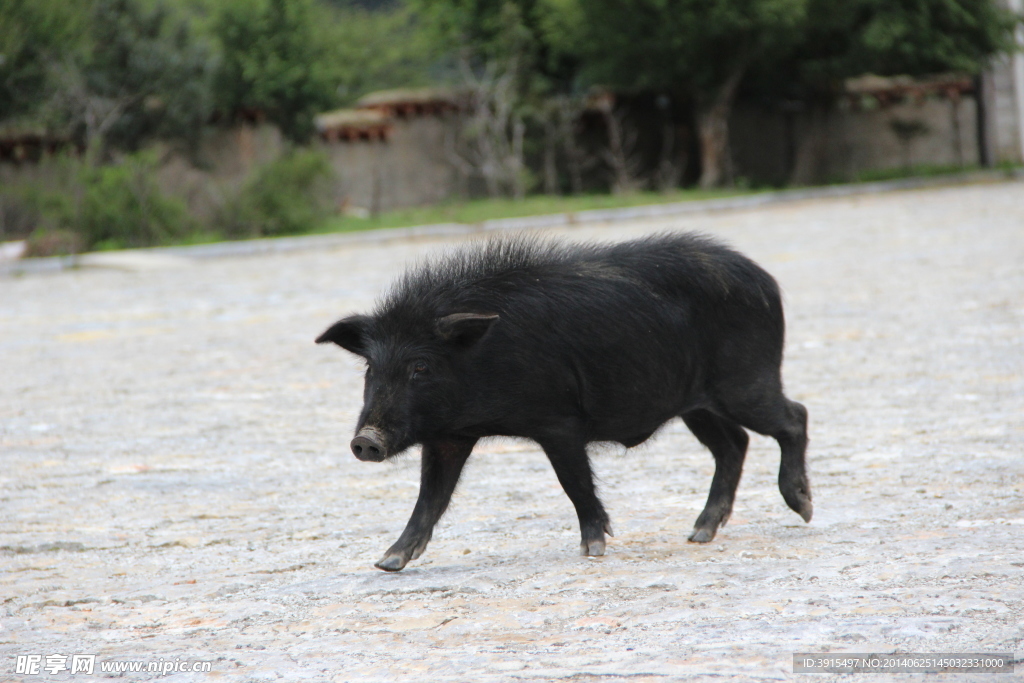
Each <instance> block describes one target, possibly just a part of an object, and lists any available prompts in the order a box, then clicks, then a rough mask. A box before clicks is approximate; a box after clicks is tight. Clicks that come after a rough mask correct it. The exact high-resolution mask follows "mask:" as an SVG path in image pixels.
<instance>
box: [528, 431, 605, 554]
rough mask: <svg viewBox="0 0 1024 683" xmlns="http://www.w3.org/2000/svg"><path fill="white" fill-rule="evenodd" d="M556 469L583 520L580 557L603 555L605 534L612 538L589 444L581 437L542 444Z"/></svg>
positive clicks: (548, 441) (563, 486) (554, 440)
mask: <svg viewBox="0 0 1024 683" xmlns="http://www.w3.org/2000/svg"><path fill="white" fill-rule="evenodd" d="M539 443H540V445H541V447H542V448H543V449H544V453H545V454H546V455H547V456H548V460H549V461H551V466H552V467H554V468H555V474H556V475H557V476H558V481H559V483H560V484H561V485H562V489H563V490H564V491H565V493H566V495H567V496H569V500H571V501H572V504H573V506H575V508H576V516H577V517H578V518H579V520H580V538H581V540H580V554H581V555H590V556H599V555H604V549H605V542H604V535H605V534H606V533H607V534H608V535H609V536H613V535H614V534H613V533H612V526H611V522H610V521H609V520H608V513H607V512H605V510H604V506H603V505H602V504H601V500H600V499H599V498H598V497H597V491H596V490H595V488H594V473H593V471H592V470H591V468H590V457H589V456H588V455H587V445H586V442H585V441H584V440H583V439H580V438H578V437H575V436H573V437H566V436H561V437H555V438H546V439H544V440H543V441H539Z"/></svg>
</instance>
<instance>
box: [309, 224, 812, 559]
mask: <svg viewBox="0 0 1024 683" xmlns="http://www.w3.org/2000/svg"><path fill="white" fill-rule="evenodd" d="M783 333H784V322H783V314H782V302H781V299H780V296H779V289H778V286H777V285H776V283H775V281H774V280H773V279H772V277H771V276H770V275H769V274H768V273H766V272H765V271H764V270H762V269H761V268H760V267H759V266H757V264H755V263H754V262H753V261H751V260H750V259H748V258H746V257H744V256H742V255H740V254H739V253H737V252H735V251H732V250H731V249H729V248H727V247H725V246H722V245H721V244H719V243H717V242H715V241H713V240H711V239H709V238H707V237H703V236H699V235H693V234H672V235H661V236H654V237H648V238H645V239H640V240H636V241H631V242H624V243H621V244H612V245H573V244H563V243H559V242H549V241H542V240H535V239H530V238H523V237H519V238H512V239H507V238H506V239H495V240H491V241H488V242H486V243H484V244H482V245H478V246H475V247H471V248H467V249H464V250H461V251H457V252H455V253H453V254H450V255H449V256H447V257H446V258H443V259H441V260H439V261H437V262H435V263H429V264H426V265H424V266H422V267H420V268H418V269H416V270H413V271H411V272H408V273H406V274H405V276H404V277H402V278H401V279H400V280H399V281H398V282H397V283H396V285H395V286H394V288H393V289H392V290H391V292H390V293H389V294H387V296H385V297H384V298H383V300H382V301H381V302H380V303H379V305H378V306H377V310H376V311H375V312H374V313H373V315H369V316H367V315H354V316H351V317H348V318H345V319H344V320H341V321H339V322H337V323H335V324H334V325H332V326H331V327H330V328H329V329H328V330H327V331H326V332H324V333H323V334H322V335H320V337H319V338H318V339H317V340H316V341H317V343H318V344H319V343H325V342H334V343H335V344H338V345H339V346H341V347H343V348H345V349H347V350H349V351H351V352H352V353H354V354H356V355H359V356H362V357H363V358H364V359H365V360H366V363H367V367H366V380H365V388H364V390H363V400H364V405H363V410H362V413H361V414H360V416H359V423H358V425H357V426H356V437H355V438H354V439H353V440H352V451H353V452H354V453H355V455H356V457H357V458H359V459H360V460H372V461H381V460H385V459H387V458H390V457H393V456H395V455H397V454H398V453H401V452H402V451H404V450H406V449H407V448H409V447H410V446H412V445H414V444H422V446H423V453H422V463H421V482H420V493H419V499H418V500H417V501H416V507H415V509H414V510H413V513H412V517H411V519H410V520H409V523H408V525H407V526H406V528H405V531H404V532H403V533H402V535H401V537H400V538H399V539H398V541H397V542H396V543H395V544H394V545H393V546H391V548H389V549H388V551H387V553H385V555H384V557H383V558H382V559H381V560H380V561H379V562H378V563H377V564H376V566H377V567H379V568H380V569H384V570H387V571H398V570H400V569H402V568H403V567H405V565H406V564H407V563H408V562H409V560H412V559H416V558H417V557H419V556H420V554H421V553H422V552H423V549H424V548H425V547H426V545H427V543H428V542H429V541H430V537H431V534H432V533H433V528H434V525H435V524H436V523H437V521H438V519H440V517H441V515H442V514H444V511H445V509H446V508H447V507H448V503H449V501H450V500H451V496H452V492H453V490H454V489H455V485H456V483H457V482H458V480H459V475H460V473H461V472H462V468H463V465H464V464H465V463H466V460H467V458H469V455H470V453H471V452H472V450H473V446H474V444H475V443H476V442H477V440H478V439H480V438H481V437H486V436H514V437H526V438H529V439H533V440H534V441H536V442H537V443H538V444H539V445H540V446H541V447H542V448H543V449H544V452H545V453H546V454H547V457H548V459H549V460H550V461H551V465H552V466H553V467H554V469H555V474H557V475H558V481H559V482H560V483H561V484H562V488H563V489H564V490H565V492H566V494H568V496H569V499H570V500H572V503H573V505H574V506H575V507H576V513H577V515H578V516H579V522H580V532H581V535H582V542H581V544H580V549H581V551H582V553H583V554H584V555H602V554H604V550H605V540H604V534H605V533H608V534H609V535H611V533H612V530H611V526H610V524H609V519H608V514H607V513H606V512H605V510H604V507H603V506H602V505H601V501H600V500H599V499H598V497H597V493H596V492H595V490H594V481H593V475H592V473H591V468H590V460H589V457H588V455H587V444H588V443H590V442H592V441H606V442H618V443H620V444H622V445H623V446H626V447H627V448H629V447H633V446H636V445H638V444H641V443H643V442H644V441H646V440H647V439H648V438H649V437H650V436H651V435H652V434H654V432H655V431H656V430H657V429H658V428H659V427H660V426H661V425H663V424H664V423H665V422H667V421H668V420H671V419H672V418H674V417H681V418H682V419H683V421H684V422H685V423H686V426H687V427H689V429H690V431H692V432H693V434H694V435H695V436H696V437H697V438H698V439H699V440H700V442H701V443H702V444H704V445H705V446H706V447H707V448H708V449H710V450H711V453H712V454H713V455H714V458H715V476H714V478H713V480H712V482H711V492H710V494H709V495H708V501H707V505H706V506H705V508H704V511H703V512H701V514H700V516H699V517H698V518H697V522H696V525H695V528H694V531H693V533H692V534H691V535H690V538H689V540H691V541H695V542H698V543H707V542H708V541H710V540H711V539H712V538H714V536H715V532H716V530H717V529H718V527H719V526H721V525H722V524H724V523H725V521H726V520H727V519H728V517H729V514H730V512H731V511H732V505H733V499H734V497H735V494H736V486H737V484H738V483H739V480H740V472H741V469H742V467H743V458H744V456H745V454H746V449H747V440H748V438H747V434H746V432H745V431H744V430H743V428H744V427H745V428H747V429H752V430H754V431H755V432H758V433H759V434H766V435H770V436H772V437H774V438H775V440H776V441H778V443H779V446H780V447H781V449H782V464H781V467H780V469H779V489H780V491H781V492H782V497H783V498H784V499H785V501H786V503H787V504H788V505H789V507H790V508H792V509H793V510H795V511H796V512H798V513H799V514H800V516H801V517H803V518H804V519H805V520H807V521H810V519H811V511H812V507H811V489H810V485H809V484H808V480H807V474H806V472H805V460H804V453H805V450H806V446H807V411H806V410H805V409H804V407H803V406H802V405H800V404H799V403H796V402H794V401H790V400H788V399H787V398H786V397H785V395H783V393H782V380H781V375H780V366H781V363H782V346H783Z"/></svg>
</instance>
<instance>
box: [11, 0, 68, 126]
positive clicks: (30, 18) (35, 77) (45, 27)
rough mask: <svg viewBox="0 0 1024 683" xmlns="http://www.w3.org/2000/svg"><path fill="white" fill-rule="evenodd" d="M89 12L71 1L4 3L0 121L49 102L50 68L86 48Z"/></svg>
mask: <svg viewBox="0 0 1024 683" xmlns="http://www.w3.org/2000/svg"><path fill="white" fill-rule="evenodd" d="M86 9H87V7H86V6H85V5H84V3H81V4H80V3H69V2H66V1H65V0H4V2H0V121H4V120H6V119H10V118H13V117H16V116H20V115H28V114H31V113H33V112H35V111H36V110H37V109H38V108H39V107H40V105H41V104H42V103H43V102H44V101H45V99H46V95H47V88H46V85H47V77H48V72H49V68H50V65H51V64H52V63H53V62H55V61H59V60H61V59H63V58H64V57H65V55H68V54H69V53H73V52H74V51H75V50H77V49H80V48H81V46H82V43H83V37H84V36H85V33H86V31H85V26H84V25H85V23H86V21H87V18H88V12H87V11H85V10H86Z"/></svg>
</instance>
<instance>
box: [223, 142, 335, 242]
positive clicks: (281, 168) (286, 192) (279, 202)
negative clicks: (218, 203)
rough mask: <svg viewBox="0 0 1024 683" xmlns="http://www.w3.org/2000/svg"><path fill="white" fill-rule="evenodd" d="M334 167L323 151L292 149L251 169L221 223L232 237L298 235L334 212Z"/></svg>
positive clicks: (226, 208)
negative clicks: (332, 205) (332, 181)
mask: <svg viewBox="0 0 1024 683" xmlns="http://www.w3.org/2000/svg"><path fill="white" fill-rule="evenodd" d="M332 176H333V170H332V169H331V165H330V163H329V162H328V160H327V156H326V155H325V154H323V153H321V152H315V151H309V150H292V151H289V152H287V153H285V154H284V155H282V156H281V157H279V158H278V159H275V160H274V161H271V162H270V163H268V164H265V165H263V166H261V167H259V168H257V169H256V170H254V171H253V172H252V174H251V175H250V176H249V178H247V179H246V181H245V183H244V184H243V185H242V188H241V190H240V191H239V193H238V194H237V195H236V196H235V197H234V198H233V199H231V200H229V201H228V202H226V203H225V205H224V206H223V207H222V208H221V210H220V219H219V221H218V222H219V223H220V228H221V229H222V230H223V231H224V232H225V234H227V235H229V236H232V237H260V236H275V235H294V234H297V233H301V232H306V231H309V230H311V229H312V228H315V227H316V226H317V225H318V224H319V223H321V222H322V221H323V220H324V219H325V218H327V216H328V215H329V214H330V212H331V202H330V180H331V177H332Z"/></svg>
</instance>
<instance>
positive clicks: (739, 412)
mask: <svg viewBox="0 0 1024 683" xmlns="http://www.w3.org/2000/svg"><path fill="white" fill-rule="evenodd" d="M755 386H758V387H761V386H764V385H755ZM769 386H770V385H769ZM759 393H761V395H760V396H754V395H750V394H748V395H745V396H743V397H742V399H736V398H733V399H732V400H728V401H726V402H724V407H725V409H726V412H727V413H728V415H729V417H731V418H732V419H734V420H736V421H737V422H739V423H740V424H741V425H743V426H744V427H746V428H747V429H752V430H754V431H755V432H757V433H758V434H764V435H766V436H771V437H772V438H774V439H775V440H776V441H778V442H779V448H780V449H781V450H782V462H781V464H780V466H779V491H780V492H781V493H782V497H783V499H784V500H785V501H786V505H788V506H789V507H790V509H792V510H793V511H794V512H796V513H797V514H798V515H800V516H801V517H803V519H804V521H805V522H809V521H811V515H812V514H813V512H814V507H813V505H812V504H811V485H810V482H809V481H808V479H807V460H806V458H807V409H806V408H804V407H803V405H801V404H800V403H797V402H796V401H790V400H789V399H788V398H786V397H785V396H784V395H783V393H782V390H781V388H776V389H775V390H773V391H771V392H767V391H764V392H759Z"/></svg>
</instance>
